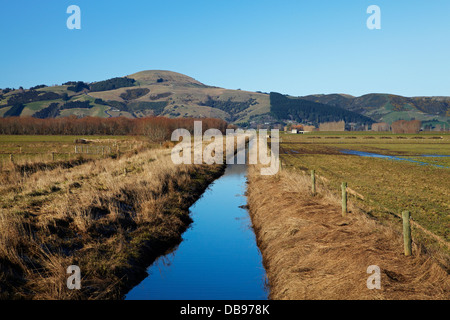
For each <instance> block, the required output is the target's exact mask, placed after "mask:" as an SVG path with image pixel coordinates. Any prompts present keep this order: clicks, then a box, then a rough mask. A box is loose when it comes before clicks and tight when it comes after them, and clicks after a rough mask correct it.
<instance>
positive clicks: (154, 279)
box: [125, 165, 268, 300]
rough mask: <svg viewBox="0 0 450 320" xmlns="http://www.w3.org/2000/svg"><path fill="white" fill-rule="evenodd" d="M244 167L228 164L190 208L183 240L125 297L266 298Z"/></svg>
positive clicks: (188, 298) (171, 298) (167, 298)
mask: <svg viewBox="0 0 450 320" xmlns="http://www.w3.org/2000/svg"><path fill="white" fill-rule="evenodd" d="M246 173H247V167H246V165H228V166H227V169H226V170H225V174H224V175H223V176H222V177H221V178H219V179H217V180H216V181H215V182H213V183H212V184H211V185H210V187H209V188H208V189H207V190H206V191H205V193H204V194H203V196H202V197H201V198H200V199H199V200H198V201H197V202H196V203H195V204H194V205H193V206H192V207H191V208H190V210H191V217H192V219H193V220H194V222H193V223H192V225H191V226H190V228H189V229H188V230H187V231H186V232H185V233H184V234H183V241H182V242H181V243H180V245H179V246H178V247H177V248H176V249H175V250H174V251H173V252H172V253H170V254H168V255H166V256H163V257H161V258H159V259H158V260H156V261H155V262H154V263H153V265H151V266H150V267H149V268H148V270H147V272H148V274H149V275H148V277H147V278H146V279H144V280H143V281H142V282H141V283H140V284H139V285H137V286H136V287H135V288H133V289H132V290H131V291H130V292H129V293H128V294H127V295H126V297H125V299H127V300H155V299H156V300H264V299H267V297H268V289H267V285H266V273H265V270H264V267H263V265H262V257H261V254H260V251H259V249H258V247H257V245H256V239H255V234H254V232H253V229H252V228H251V221H250V217H249V215H248V212H247V210H246V209H244V208H242V206H244V205H245V204H246V202H247V201H246V197H245V195H244V193H245V190H246Z"/></svg>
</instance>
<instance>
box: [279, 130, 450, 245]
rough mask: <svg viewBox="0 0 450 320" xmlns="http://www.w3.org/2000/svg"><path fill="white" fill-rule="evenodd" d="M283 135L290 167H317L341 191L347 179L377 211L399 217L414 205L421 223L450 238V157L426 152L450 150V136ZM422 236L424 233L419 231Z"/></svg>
mask: <svg viewBox="0 0 450 320" xmlns="http://www.w3.org/2000/svg"><path fill="white" fill-rule="evenodd" d="M281 137H282V143H281V145H280V157H281V159H282V162H283V164H284V165H285V167H286V168H292V167H294V168H298V169H302V170H305V171H309V170H312V169H314V170H316V172H317V173H318V174H319V175H320V176H323V177H325V178H327V179H328V180H329V182H328V183H329V184H330V185H331V186H332V188H334V190H336V192H339V188H340V184H341V183H342V182H344V181H345V182H347V183H348V186H349V187H350V188H351V189H353V190H355V191H356V192H358V193H359V194H361V195H363V196H364V201H361V200H356V198H355V199H353V200H354V201H358V202H359V204H360V205H361V206H363V207H365V208H366V209H367V211H368V212H370V214H371V215H373V216H376V217H377V218H379V219H381V220H392V221H397V220H398V219H397V218H395V217H394V216H393V215H392V213H393V214H395V215H399V214H401V212H402V211H403V210H409V211H411V214H412V218H413V219H414V220H415V221H416V222H418V223H419V224H420V225H422V226H423V227H424V228H426V229H427V230H430V231H432V232H433V233H435V234H436V235H438V236H440V237H442V238H444V239H445V240H446V241H450V232H449V231H450V217H449V212H450V193H449V190H450V179H449V177H450V158H448V157H422V156H421V155H440V156H442V155H450V135H448V134H446V135H442V134H441V135H436V134H420V135H392V134H386V133H383V134H372V133H352V132H346V133H326V134H319V133H317V134H316V133H311V134H305V135H292V134H282V136H281ZM399 137H400V138H399ZM417 137H420V139H417ZM434 137H439V139H437V138H434ZM440 137H442V139H441V138H440ZM343 149H349V150H357V151H366V152H371V153H379V154H383V155H393V156H400V157H402V158H407V159H413V160H417V161H420V162H425V163H429V164H438V165H442V166H445V167H449V168H439V167H435V166H431V165H420V164H416V163H411V162H407V161H395V160H387V159H379V158H369V157H361V156H358V155H348V154H342V153H341V152H340V150H343ZM396 223H397V225H398V221H397V222H396ZM417 237H421V235H419V234H416V238H417Z"/></svg>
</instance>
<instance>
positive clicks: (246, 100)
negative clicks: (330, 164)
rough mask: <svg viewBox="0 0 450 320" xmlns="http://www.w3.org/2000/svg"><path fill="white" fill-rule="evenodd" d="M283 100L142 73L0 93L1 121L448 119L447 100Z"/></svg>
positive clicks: (311, 97) (247, 122)
mask: <svg viewBox="0 0 450 320" xmlns="http://www.w3.org/2000/svg"><path fill="white" fill-rule="evenodd" d="M274 97H275V98H276V99H274ZM283 97H284V96H281V95H277V94H276V93H272V94H271V95H269V94H268V93H262V92H250V91H243V90H229V89H225V88H219V87H215V86H211V85H207V84H204V83H202V82H200V81H198V80H196V79H194V78H191V77H189V76H186V75H184V74H181V73H176V72H172V71H165V70H147V71H141V72H137V73H134V74H130V75H127V76H124V77H117V78H112V79H107V80H104V81H97V82H92V83H88V82H83V81H68V82H66V83H63V84H61V85H56V86H46V85H38V86H35V87H32V88H29V89H23V88H19V89H9V88H5V89H0V117H12V116H22V117H23V116H32V117H36V118H55V117H65V116H71V115H74V116H77V117H84V116H94V117H104V118H107V117H117V116H124V117H128V118H140V117H145V116H150V115H153V116H165V117H169V118H178V117H181V118H183V117H184V118H188V117H211V118H220V119H223V120H226V121H228V122H230V123H233V124H237V125H240V126H248V125H251V126H256V125H257V124H267V123H269V124H273V123H281V124H283V123H285V122H286V121H288V120H294V121H298V122H308V123H310V124H316V125H317V123H318V122H323V121H339V120H345V121H347V122H348V121H351V122H356V123H361V124H368V123H369V124H370V123H371V122H379V121H384V122H388V123H392V122H393V121H395V120H399V119H405V120H410V119H418V120H422V121H428V122H429V123H433V124H437V123H442V122H445V123H447V121H448V119H449V116H450V113H449V105H450V97H415V98H407V97H401V96H396V95H389V94H369V95H365V96H361V97H353V96H350V95H345V94H330V95H323V94H320V95H309V96H304V97H289V96H286V99H284V98H283Z"/></svg>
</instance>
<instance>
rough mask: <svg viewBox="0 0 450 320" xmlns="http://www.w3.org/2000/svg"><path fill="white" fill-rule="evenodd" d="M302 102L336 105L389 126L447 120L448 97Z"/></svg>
mask: <svg viewBox="0 0 450 320" xmlns="http://www.w3.org/2000/svg"><path fill="white" fill-rule="evenodd" d="M301 98H302V99H305V100H309V101H314V102H317V103H323V104H327V105H332V106H339V107H341V108H344V109H346V110H349V111H354V112H357V113H359V114H362V115H365V116H367V117H370V118H372V119H373V120H375V121H377V122H386V123H389V124H391V123H392V122H394V121H396V120H414V119H415V120H421V121H422V122H436V123H438V122H447V123H448V121H449V117H450V97H411V98H409V97H403V96H398V95H393V94H376V93H374V94H367V95H363V96H360V97H353V96H350V95H345V94H328V95H324V94H319V95H309V96H304V97H301Z"/></svg>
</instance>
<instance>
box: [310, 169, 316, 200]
mask: <svg viewBox="0 0 450 320" xmlns="http://www.w3.org/2000/svg"><path fill="white" fill-rule="evenodd" d="M311 192H312V194H313V196H314V195H316V170H311Z"/></svg>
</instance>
